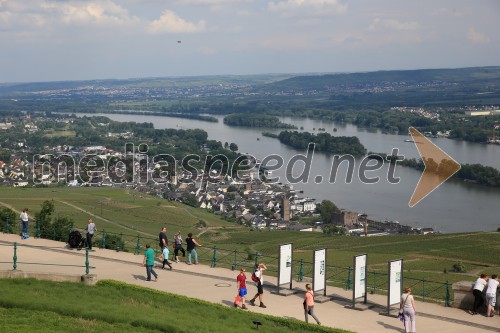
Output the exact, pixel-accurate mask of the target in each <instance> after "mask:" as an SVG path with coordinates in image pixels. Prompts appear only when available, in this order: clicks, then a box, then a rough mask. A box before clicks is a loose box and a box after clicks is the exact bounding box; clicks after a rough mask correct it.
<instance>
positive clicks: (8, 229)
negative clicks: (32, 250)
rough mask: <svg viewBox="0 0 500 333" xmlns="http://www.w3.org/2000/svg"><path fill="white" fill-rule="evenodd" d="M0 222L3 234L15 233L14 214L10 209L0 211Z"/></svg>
mask: <svg viewBox="0 0 500 333" xmlns="http://www.w3.org/2000/svg"><path fill="white" fill-rule="evenodd" d="M0 222H1V223H2V225H1V226H0V229H1V230H2V231H3V232H5V233H8V234H13V233H15V226H16V213H14V211H13V210H12V209H9V208H6V207H4V208H1V209H0Z"/></svg>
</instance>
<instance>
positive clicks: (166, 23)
mask: <svg viewBox="0 0 500 333" xmlns="http://www.w3.org/2000/svg"><path fill="white" fill-rule="evenodd" d="M205 28H206V23H205V21H204V20H200V21H198V22H196V23H194V22H189V21H186V20H184V19H183V18H181V17H179V16H177V14H176V13H174V12H173V11H171V10H168V9H167V10H165V11H163V13H162V14H161V16H160V17H159V18H158V19H157V20H155V21H153V22H151V23H150V24H149V25H148V26H147V28H146V31H147V32H148V33H150V34H168V33H195V32H200V31H203V30H205Z"/></svg>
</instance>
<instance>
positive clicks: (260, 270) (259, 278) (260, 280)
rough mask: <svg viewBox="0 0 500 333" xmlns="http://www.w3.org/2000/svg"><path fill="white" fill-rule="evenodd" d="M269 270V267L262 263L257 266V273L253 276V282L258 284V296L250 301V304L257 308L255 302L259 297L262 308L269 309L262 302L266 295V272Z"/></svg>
mask: <svg viewBox="0 0 500 333" xmlns="http://www.w3.org/2000/svg"><path fill="white" fill-rule="evenodd" d="M266 269H267V266H266V265H265V264H263V263H260V264H258V265H257V267H256V269H255V272H254V273H253V274H252V280H253V281H254V282H256V284H257V294H255V296H254V297H253V298H252V299H251V300H250V304H252V305H253V306H255V300H256V299H257V297H258V298H259V301H260V307H261V308H267V306H265V305H264V303H263V302H262V298H263V294H264V288H263V284H264V271H265V270H266Z"/></svg>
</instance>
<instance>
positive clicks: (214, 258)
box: [211, 244, 217, 267]
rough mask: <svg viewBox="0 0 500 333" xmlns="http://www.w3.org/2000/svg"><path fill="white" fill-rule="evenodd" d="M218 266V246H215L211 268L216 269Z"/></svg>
mask: <svg viewBox="0 0 500 333" xmlns="http://www.w3.org/2000/svg"><path fill="white" fill-rule="evenodd" d="M216 264H217V246H216V245H215V244H214V253H213V255H212V266H211V267H215V265H216Z"/></svg>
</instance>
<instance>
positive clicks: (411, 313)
mask: <svg viewBox="0 0 500 333" xmlns="http://www.w3.org/2000/svg"><path fill="white" fill-rule="evenodd" d="M401 308H402V309H403V315H404V317H405V332H406V333H415V332H417V329H416V328H415V313H416V310H415V300H414V299H413V295H412V294H411V289H410V288H408V287H407V288H405V292H404V294H402V295H401ZM410 321H411V323H410Z"/></svg>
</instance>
